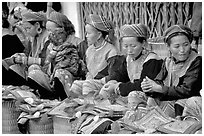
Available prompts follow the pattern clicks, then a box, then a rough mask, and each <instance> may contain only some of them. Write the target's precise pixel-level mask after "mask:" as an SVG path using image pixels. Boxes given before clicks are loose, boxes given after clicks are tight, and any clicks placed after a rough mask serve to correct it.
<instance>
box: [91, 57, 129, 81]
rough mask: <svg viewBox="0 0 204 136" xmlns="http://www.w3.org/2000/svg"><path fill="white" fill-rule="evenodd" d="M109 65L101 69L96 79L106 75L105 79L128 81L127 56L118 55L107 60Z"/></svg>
mask: <svg viewBox="0 0 204 136" xmlns="http://www.w3.org/2000/svg"><path fill="white" fill-rule="evenodd" d="M107 63H108V64H107V66H106V68H104V69H103V70H102V71H100V72H99V73H98V74H97V75H96V76H95V77H94V79H101V78H103V77H105V81H106V82H108V81H110V80H116V81H118V82H128V81H129V77H128V73H127V69H126V57H125V56H120V55H116V56H113V57H110V58H109V59H108V60H107Z"/></svg>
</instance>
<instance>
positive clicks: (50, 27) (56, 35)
mask: <svg viewBox="0 0 204 136" xmlns="http://www.w3.org/2000/svg"><path fill="white" fill-rule="evenodd" d="M46 29H47V31H48V32H49V40H50V41H51V42H52V43H53V44H54V45H55V46H58V45H61V44H63V43H64V41H65V40H66V38H67V33H66V32H65V30H64V29H63V28H61V27H59V26H58V25H57V24H56V23H54V22H52V21H47V23H46Z"/></svg>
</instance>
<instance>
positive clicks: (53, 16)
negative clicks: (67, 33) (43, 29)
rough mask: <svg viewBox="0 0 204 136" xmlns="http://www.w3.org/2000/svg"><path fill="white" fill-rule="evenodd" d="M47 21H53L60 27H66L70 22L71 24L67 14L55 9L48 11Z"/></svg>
mask: <svg viewBox="0 0 204 136" xmlns="http://www.w3.org/2000/svg"><path fill="white" fill-rule="evenodd" d="M48 21H51V22H54V23H56V24H58V25H59V26H61V27H68V26H70V24H72V23H71V21H70V20H69V19H68V18H67V16H65V15H64V14H62V13H59V12H56V11H53V12H51V13H50V16H49V18H48Z"/></svg>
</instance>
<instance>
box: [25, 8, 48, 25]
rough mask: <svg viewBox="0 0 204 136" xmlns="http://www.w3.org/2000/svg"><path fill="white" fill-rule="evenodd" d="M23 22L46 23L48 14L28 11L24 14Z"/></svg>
mask: <svg viewBox="0 0 204 136" xmlns="http://www.w3.org/2000/svg"><path fill="white" fill-rule="evenodd" d="M22 18H23V22H28V21H43V22H46V21H47V18H46V14H45V13H43V12H33V11H30V10H29V11H26V12H23V13H22Z"/></svg>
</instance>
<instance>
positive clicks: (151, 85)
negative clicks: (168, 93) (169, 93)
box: [141, 77, 163, 93]
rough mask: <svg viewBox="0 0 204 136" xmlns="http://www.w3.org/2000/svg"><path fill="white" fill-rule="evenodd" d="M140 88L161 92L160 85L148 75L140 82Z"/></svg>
mask: <svg viewBox="0 0 204 136" xmlns="http://www.w3.org/2000/svg"><path fill="white" fill-rule="evenodd" d="M141 88H142V90H143V91H144V92H157V93H163V91H162V86H161V85H158V84H157V83H156V82H155V81H153V80H151V79H150V78H148V77H146V78H144V79H143V81H142V83H141Z"/></svg>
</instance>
